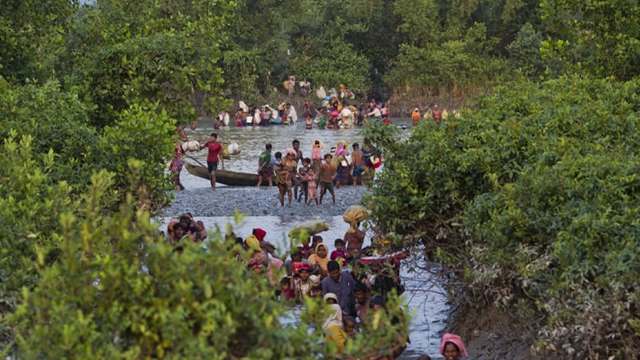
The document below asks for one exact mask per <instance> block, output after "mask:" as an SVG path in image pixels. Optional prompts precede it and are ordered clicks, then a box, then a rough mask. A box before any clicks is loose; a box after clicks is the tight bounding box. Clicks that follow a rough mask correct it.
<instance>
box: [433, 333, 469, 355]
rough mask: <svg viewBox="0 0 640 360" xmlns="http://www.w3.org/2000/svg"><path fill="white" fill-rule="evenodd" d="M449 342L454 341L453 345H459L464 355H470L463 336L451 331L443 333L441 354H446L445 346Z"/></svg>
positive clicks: (461, 353)
mask: <svg viewBox="0 0 640 360" xmlns="http://www.w3.org/2000/svg"><path fill="white" fill-rule="evenodd" d="M447 343H452V344H453V345H455V346H457V347H458V350H460V355H462V357H468V356H469V354H468V353H467V349H466V348H465V347H464V343H463V342H462V338H461V337H460V336H458V335H455V334H451V333H445V334H444V335H442V340H440V354H442V355H444V348H445V347H446V345H447Z"/></svg>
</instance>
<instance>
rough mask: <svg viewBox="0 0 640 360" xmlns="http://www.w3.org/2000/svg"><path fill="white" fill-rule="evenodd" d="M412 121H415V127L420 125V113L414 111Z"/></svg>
mask: <svg viewBox="0 0 640 360" xmlns="http://www.w3.org/2000/svg"><path fill="white" fill-rule="evenodd" d="M411 120H412V121H413V126H416V125H418V122H419V121H420V111H418V110H414V111H413V112H412V113H411Z"/></svg>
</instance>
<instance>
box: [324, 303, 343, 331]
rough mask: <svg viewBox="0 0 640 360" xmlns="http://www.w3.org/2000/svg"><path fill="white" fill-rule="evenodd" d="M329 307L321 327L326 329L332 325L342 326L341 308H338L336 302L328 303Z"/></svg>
mask: <svg viewBox="0 0 640 360" xmlns="http://www.w3.org/2000/svg"><path fill="white" fill-rule="evenodd" d="M334 296H335V295H334ZM325 297H326V296H325ZM329 307H330V308H331V309H330V314H329V316H328V317H327V319H326V320H325V321H324V324H322V329H323V330H325V331H326V330H327V329H329V328H330V327H333V326H339V327H340V328H342V308H340V305H338V304H330V305H329Z"/></svg>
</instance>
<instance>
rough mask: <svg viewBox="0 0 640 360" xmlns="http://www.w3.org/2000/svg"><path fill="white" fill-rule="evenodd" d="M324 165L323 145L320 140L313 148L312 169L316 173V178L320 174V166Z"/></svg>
mask: <svg viewBox="0 0 640 360" xmlns="http://www.w3.org/2000/svg"><path fill="white" fill-rule="evenodd" d="M321 164H322V144H320V140H316V141H315V142H314V143H313V147H312V148H311V167H312V168H313V171H314V172H315V173H316V176H318V175H319V174H320V165H321Z"/></svg>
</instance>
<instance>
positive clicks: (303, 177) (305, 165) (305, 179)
mask: <svg viewBox="0 0 640 360" xmlns="http://www.w3.org/2000/svg"><path fill="white" fill-rule="evenodd" d="M309 171H311V172H313V169H311V159H309V158H304V159H303V160H302V167H301V168H300V169H298V176H299V177H300V193H299V194H298V202H300V200H302V195H304V203H305V204H306V203H307V201H308V198H309V175H308V174H309Z"/></svg>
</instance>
